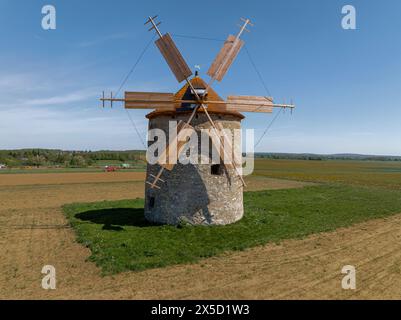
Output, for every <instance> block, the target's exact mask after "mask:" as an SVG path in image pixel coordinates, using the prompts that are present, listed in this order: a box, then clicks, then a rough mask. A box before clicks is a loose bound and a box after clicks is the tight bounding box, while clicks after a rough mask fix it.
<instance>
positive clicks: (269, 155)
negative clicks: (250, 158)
mask: <svg viewBox="0 0 401 320" xmlns="http://www.w3.org/2000/svg"><path fill="white" fill-rule="evenodd" d="M255 157H256V158H262V159H289V160H291V159H294V160H313V161H323V160H359V161H401V156H375V155H361V154H332V155H319V154H312V153H255Z"/></svg>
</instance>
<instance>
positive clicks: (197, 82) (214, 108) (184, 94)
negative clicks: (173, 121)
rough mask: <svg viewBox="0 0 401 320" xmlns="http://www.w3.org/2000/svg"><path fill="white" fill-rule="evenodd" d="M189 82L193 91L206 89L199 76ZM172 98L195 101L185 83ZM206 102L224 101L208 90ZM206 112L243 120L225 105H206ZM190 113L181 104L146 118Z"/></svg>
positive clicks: (200, 110) (189, 110)
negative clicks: (172, 109) (173, 108)
mask: <svg viewBox="0 0 401 320" xmlns="http://www.w3.org/2000/svg"><path fill="white" fill-rule="evenodd" d="M190 82H191V84H192V86H193V87H194V88H195V89H206V87H207V83H206V82H205V81H204V80H203V79H202V78H200V77H199V76H195V77H193V78H192V79H191V80H190ZM174 98H175V100H194V99H195V98H194V96H193V94H192V93H191V89H190V87H189V85H188V83H186V84H185V85H184V86H183V87H182V88H181V89H180V90H178V92H177V93H176V94H175V95H174ZM208 100H209V101H224V100H223V99H222V98H221V97H220V96H219V95H218V94H217V93H216V91H214V90H213V88H209V89H208V93H207V97H206V99H205V102H206V103H207V101H208ZM207 111H208V112H209V113H211V114H226V115H232V116H236V117H238V118H240V119H244V118H245V117H244V116H243V115H242V114H241V113H239V112H237V111H229V110H227V109H226V105H225V104H212V103H210V104H208V108H207ZM190 112H192V109H191V108H190V105H189V104H185V103H182V104H180V105H177V106H176V109H175V111H166V110H157V109H156V110H155V111H152V112H151V113H149V114H147V115H146V117H147V118H148V119H152V118H154V117H156V116H159V115H177V114H181V113H190ZM198 112H204V111H203V110H202V108H200V109H199V111H198Z"/></svg>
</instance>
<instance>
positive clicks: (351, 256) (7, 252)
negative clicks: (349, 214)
mask: <svg viewBox="0 0 401 320" xmlns="http://www.w3.org/2000/svg"><path fill="white" fill-rule="evenodd" d="M124 174H127V175H128V176H125V177H123V175H124ZM131 174H132V173H122V174H121V176H119V175H120V173H118V175H114V174H111V175H109V174H107V179H114V177H117V176H118V179H121V180H117V181H115V180H109V182H107V183H95V182H103V181H104V180H103V179H105V178H104V176H103V175H99V180H92V179H93V177H94V176H92V173H90V174H78V173H74V174H71V175H72V176H74V177H71V178H70V177H65V178H63V180H62V181H63V182H62V184H61V183H57V181H60V180H59V178H60V176H58V175H60V174H56V175H57V176H58V177H50V176H48V175H46V176H45V175H44V176H43V179H47V180H46V181H48V182H47V183H49V181H51V183H53V184H52V185H46V184H43V183H40V180H41V179H40V177H39V176H37V177H35V179H36V180H35V181H39V183H38V184H39V185H36V186H32V185H21V183H20V185H15V184H13V182H12V176H10V178H8V179H11V180H9V181H11V182H9V184H10V185H8V186H7V185H5V184H4V180H3V184H2V186H0V201H1V202H0V257H1V259H0V298H2V299H6V298H8V299H10V298H11V299H12V298H16V299H56V298H61V299H95V298H100V299H120V298H126V299H139V298H140V299H157V298H158V299H174V298H177V299H184V298H185V299H188V298H193V299H275V298H278V299H299V298H312V299H314V298H318V299H326V298H335V299H343V298H395V299H399V298H401V291H400V290H399V288H400V287H401V276H400V273H401V250H400V249H401V244H400V242H398V241H399V240H400V237H401V228H400V225H401V215H398V216H394V217H391V218H388V219H381V220H374V221H369V222H367V223H363V224H359V225H357V226H353V227H351V228H348V229H340V230H337V231H336V232H331V233H325V234H319V235H314V236H311V237H308V238H307V239H305V240H289V241H284V242H283V243H281V244H279V245H275V244H270V245H266V246H262V247H257V248H252V249H249V250H245V251H243V252H235V253H229V254H226V255H223V256H218V257H214V258H210V259H205V260H203V261H201V262H200V263H197V264H190V265H180V266H171V267H167V268H163V269H154V270H147V271H144V272H127V273H122V274H118V275H115V276H105V277H102V276H101V273H100V270H99V268H97V267H96V266H95V265H94V264H93V263H91V262H88V261H87V258H88V257H89V255H90V252H89V250H88V249H87V248H85V247H83V246H82V245H80V244H78V243H76V241H75V235H74V232H73V230H71V229H70V228H69V227H68V225H67V221H66V220H65V218H64V216H63V213H62V211H61V205H63V204H65V203H69V202H77V201H84V202H89V201H99V200H116V199H127V198H134V197H140V196H142V195H143V182H142V181H138V180H137V181H132V180H134V179H135V178H132V177H131V176H130V175H131ZM17 176H20V175H17ZM40 176H41V175H40ZM79 177H80V180H75V179H78V178H79ZM2 178H3V177H1V179H2ZM18 179H20V178H18ZM22 179H27V178H22ZM68 179H71V180H68ZM31 181H32V180H29V179H28V180H25V183H27V184H32V183H31ZM66 181H70V182H69V183H66ZM110 181H111V182H110ZM119 181H120V182H119ZM121 181H122V182H121ZM248 185H249V188H250V189H251V190H256V189H259V188H263V189H266V188H269V187H271V188H285V187H287V188H288V187H297V186H298V187H299V186H302V184H301V183H298V182H292V181H280V180H274V179H264V180H259V179H253V178H250V179H248ZM46 264H50V265H54V266H55V267H56V271H57V289H56V290H49V291H46V290H43V289H42V288H41V279H42V277H43V275H42V274H41V269H42V267H43V266H44V265H46ZM346 264H351V265H354V266H355V267H356V268H357V290H355V291H345V290H342V289H341V279H342V277H343V275H342V274H341V268H342V266H344V265H346ZM188 283H191V285H190V286H188Z"/></svg>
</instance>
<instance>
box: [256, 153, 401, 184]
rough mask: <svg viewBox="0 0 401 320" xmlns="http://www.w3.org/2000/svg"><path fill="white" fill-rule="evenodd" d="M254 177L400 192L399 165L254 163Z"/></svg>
mask: <svg viewBox="0 0 401 320" xmlns="http://www.w3.org/2000/svg"><path fill="white" fill-rule="evenodd" d="M254 175H256V176H265V177H272V178H282V179H291V180H300V181H310V182H323V183H325V182H328V183H333V182H334V183H344V184H352V185H363V186H380V187H386V188H390V189H401V162H400V161H333V160H329V161H307V160H266V159H256V160H255V171H254Z"/></svg>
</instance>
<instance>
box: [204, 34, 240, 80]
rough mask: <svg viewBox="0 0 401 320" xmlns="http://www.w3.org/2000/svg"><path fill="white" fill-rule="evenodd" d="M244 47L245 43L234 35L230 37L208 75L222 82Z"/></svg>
mask: <svg viewBox="0 0 401 320" xmlns="http://www.w3.org/2000/svg"><path fill="white" fill-rule="evenodd" d="M243 45H244V41H242V40H241V39H237V38H236V37H235V36H233V35H229V36H228V38H227V40H226V41H225V42H224V45H223V47H222V48H221V50H220V52H219V53H218V55H217V57H216V58H215V60H214V61H213V63H212V65H211V66H210V68H209V70H208V71H207V74H208V75H209V76H210V77H212V78H214V79H216V80H217V81H221V80H222V79H223V78H224V76H225V74H226V73H227V71H228V69H229V68H230V66H231V64H232V63H233V61H234V60H235V58H236V57H237V55H238V53H239V52H240V50H241V48H242V46H243Z"/></svg>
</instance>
